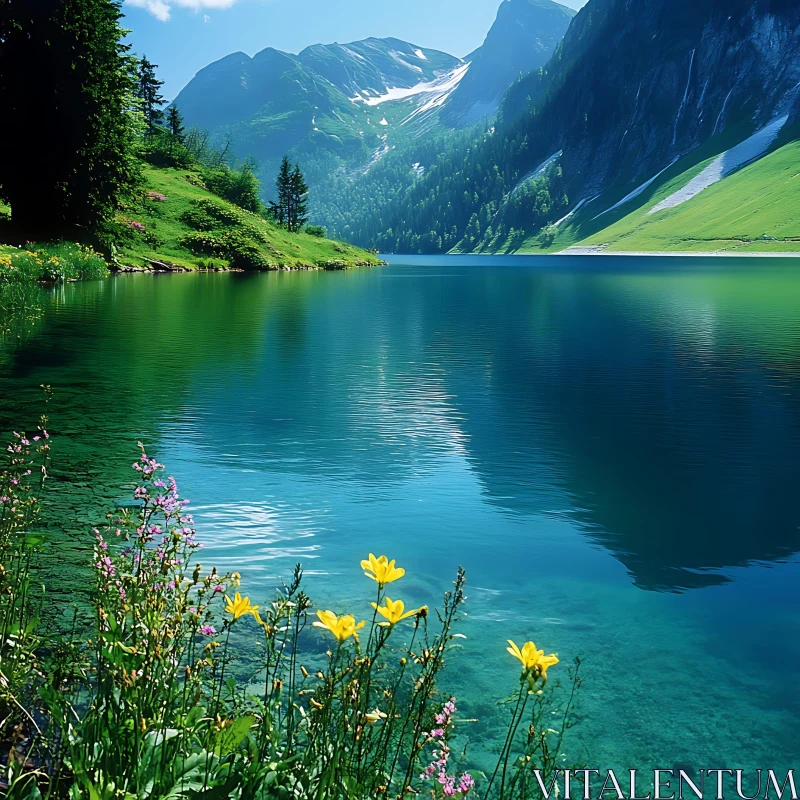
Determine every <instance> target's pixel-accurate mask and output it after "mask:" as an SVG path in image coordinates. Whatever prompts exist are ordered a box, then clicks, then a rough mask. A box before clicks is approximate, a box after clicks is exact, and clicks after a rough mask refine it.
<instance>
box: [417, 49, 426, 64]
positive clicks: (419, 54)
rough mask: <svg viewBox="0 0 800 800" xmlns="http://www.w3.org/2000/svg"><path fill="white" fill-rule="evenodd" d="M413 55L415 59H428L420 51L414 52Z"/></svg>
mask: <svg viewBox="0 0 800 800" xmlns="http://www.w3.org/2000/svg"><path fill="white" fill-rule="evenodd" d="M414 55H415V56H416V57H417V58H421V59H422V60H423V61H427V60H428V57H427V56H426V55H425V53H423V52H422V50H415V51H414Z"/></svg>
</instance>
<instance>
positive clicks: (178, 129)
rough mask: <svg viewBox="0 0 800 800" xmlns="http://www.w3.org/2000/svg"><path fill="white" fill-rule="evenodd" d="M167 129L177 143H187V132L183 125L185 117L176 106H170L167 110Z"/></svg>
mask: <svg viewBox="0 0 800 800" xmlns="http://www.w3.org/2000/svg"><path fill="white" fill-rule="evenodd" d="M167 130H168V131H169V133H170V136H172V139H173V141H174V142H175V143H177V144H185V142H186V134H185V128H184V125H183V117H182V116H181V112H180V111H178V109H177V107H176V106H170V107H169V109H168V110H167Z"/></svg>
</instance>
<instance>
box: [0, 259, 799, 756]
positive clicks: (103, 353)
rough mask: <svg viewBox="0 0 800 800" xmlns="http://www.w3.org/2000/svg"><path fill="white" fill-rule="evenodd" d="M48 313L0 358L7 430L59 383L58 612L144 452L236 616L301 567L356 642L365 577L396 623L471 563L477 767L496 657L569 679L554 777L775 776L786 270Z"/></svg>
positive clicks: (783, 712)
mask: <svg viewBox="0 0 800 800" xmlns="http://www.w3.org/2000/svg"><path fill="white" fill-rule="evenodd" d="M44 303H45V311H44V314H43V316H42V318H41V319H40V320H38V321H35V322H34V323H32V324H31V325H30V326H29V327H28V328H27V329H25V330H18V331H16V332H15V333H13V334H8V335H6V336H5V337H4V339H3V342H2V345H0V429H2V430H11V429H19V428H20V427H22V426H23V425H30V423H31V421H32V420H35V418H36V416H37V415H38V413H39V410H40V401H39V396H40V390H39V389H38V387H39V385H40V384H42V383H47V384H50V385H51V386H52V388H53V391H54V397H53V401H52V403H51V405H50V409H49V413H50V416H51V428H52V429H53V431H54V433H55V434H56V437H55V439H54V445H55V446H54V458H55V463H54V469H53V473H54V474H53V480H52V481H51V493H50V500H49V502H50V513H49V515H48V520H49V522H48V524H49V527H50V533H51V541H52V542H53V550H52V552H51V561H52V566H53V568H54V569H53V572H54V578H53V586H54V591H55V592H56V593H57V594H59V596H60V597H61V598H62V599H64V600H67V599H68V598H69V593H70V592H71V591H73V590H74V589H75V584H76V582H77V580H78V579H77V578H75V577H74V573H73V572H70V570H68V569H66V568H65V565H70V564H76V563H80V561H81V559H82V558H84V557H85V555H86V552H87V548H89V547H90V536H89V535H88V533H87V529H88V526H89V525H91V524H93V523H95V522H97V521H98V520H100V519H102V515H103V512H104V511H105V509H106V507H107V505H108V504H111V503H112V502H113V501H114V500H115V499H116V498H118V497H120V496H122V495H123V494H124V491H123V484H124V483H126V482H129V481H130V480H131V474H130V470H129V466H130V463H131V462H132V461H133V457H134V455H135V448H136V441H137V440H142V441H144V442H146V443H147V445H148V448H149V449H150V450H151V451H152V453H153V454H155V455H157V456H158V457H159V459H160V460H162V461H164V462H165V463H166V464H167V465H168V467H169V469H170V471H171V472H172V473H173V474H174V475H175V476H176V477H177V479H178V482H179V484H180V486H181V488H182V491H183V493H184V494H186V495H187V496H188V497H190V498H191V499H192V500H193V505H194V511H195V516H196V520H197V522H198V528H199V531H200V534H201V538H202V539H203V540H204V541H205V542H206V550H205V552H204V554H203V559H202V560H203V562H204V564H209V565H210V564H211V563H215V564H217V565H218V566H220V567H221V568H226V569H238V570H239V571H240V572H241V573H242V575H243V585H244V586H245V589H246V591H247V592H248V593H249V594H251V596H255V597H258V598H263V597H265V596H267V595H268V594H269V593H270V592H271V590H272V587H273V586H274V585H275V584H276V581H277V580H278V578H279V576H285V575H288V573H289V572H290V570H291V568H292V566H293V564H294V563H295V562H297V561H302V562H303V564H304V566H305V568H306V574H307V576H308V586H307V590H308V592H309V593H310V594H311V596H312V597H313V598H314V599H315V600H316V601H317V602H318V603H319V605H321V606H323V607H331V608H335V609H337V610H354V611H358V610H359V609H360V613H361V614H362V615H365V616H366V614H367V612H368V610H369V609H368V601H369V599H371V596H370V591H371V590H370V588H369V586H367V585H365V584H366V583H367V581H366V579H365V578H363V576H362V574H361V571H360V569H359V567H358V562H359V560H360V559H361V558H363V557H364V556H365V555H366V554H367V553H368V552H369V551H373V552H375V553H386V554H387V555H389V556H390V557H392V558H396V559H397V560H398V562H399V564H400V565H401V566H404V567H405V568H406V569H407V572H408V575H407V577H406V578H405V579H404V580H403V581H402V582H401V583H400V584H397V587H398V588H397V592H396V594H398V596H401V597H402V598H403V599H405V600H406V601H407V603H413V604H421V603H429V604H431V605H433V604H435V603H436V602H437V598H439V597H440V596H441V594H442V592H443V591H444V590H445V589H446V588H447V587H448V585H449V581H450V580H452V577H453V575H454V572H455V569H456V566H457V565H459V564H463V566H464V567H465V568H466V569H467V574H468V592H467V594H468V597H469V599H468V602H467V605H466V611H467V613H468V618H467V619H466V620H465V622H464V624H463V627H462V631H463V633H465V634H466V635H467V637H468V638H467V639H466V641H464V642H462V644H463V645H464V650H463V652H462V653H461V655H460V656H459V657H458V658H456V659H455V660H454V661H453V662H452V663H451V665H450V667H449V668H448V669H447V670H446V672H445V674H444V683H445V685H446V686H448V687H452V690H453V692H454V693H455V694H456V695H457V696H458V698H459V703H460V708H461V709H462V710H463V711H464V713H465V714H466V715H468V716H469V717H474V718H477V719H479V720H480V722H479V723H477V724H476V728H475V731H476V734H475V738H476V740H477V752H478V753H480V752H481V750H480V748H481V745H482V739H483V737H484V736H485V735H486V733H487V731H491V729H492V727H493V726H494V725H496V724H498V720H499V719H500V712H499V711H498V709H497V707H496V705H495V703H496V701H497V700H498V699H500V698H501V697H503V696H505V695H507V694H509V693H510V692H511V691H513V689H514V687H515V681H516V676H517V668H516V666H515V663H514V662H513V660H512V659H511V657H510V656H508V655H507V654H506V652H505V640H506V639H507V638H514V639H516V640H517V641H524V640H526V639H533V640H534V641H535V642H536V643H537V645H539V646H541V647H543V648H545V650H546V651H547V652H551V651H555V652H557V653H559V655H560V656H561V658H562V660H563V661H564V662H565V663H566V661H568V660H569V659H570V658H571V657H572V656H574V655H580V656H582V657H583V658H584V659H585V662H584V666H585V683H584V687H583V692H582V700H581V705H580V715H579V716H580V723H579V725H578V726H577V727H576V728H575V729H573V731H572V732H571V733H572V738H571V739H570V746H569V748H568V752H569V755H570V756H571V757H573V758H574V759H576V760H581V761H585V762H589V765H590V766H598V767H600V768H603V769H605V768H610V767H617V768H619V767H622V768H627V767H633V766H636V767H640V768H643V769H652V768H653V767H672V766H674V765H680V766H681V767H683V768H690V767H691V768H701V767H703V768H715V767H720V766H725V767H732V768H736V767H741V768H754V767H762V768H775V769H779V768H783V769H786V768H788V767H789V766H795V764H793V763H792V762H793V760H794V759H795V758H796V754H797V742H798V735H797V730H798V723H800V700H799V699H798V695H797V687H798V685H800V684H799V682H798V669H797V664H798V658H799V657H800V636H798V633H800V592H798V578H799V577H800V563H798V557H797V553H798V551H800V529H799V528H798V525H799V524H800V504H799V503H798V499H797V498H798V496H800V493H798V490H797V488H796V485H797V478H798V466H800V315H799V314H798V309H800V274H799V273H798V267H797V266H796V262H788V261H782V260H761V261H755V260H753V261H751V260H747V259H735V260H730V261H720V260H713V261H712V260H701V259H682V260H677V259H649V260H648V259H639V258H623V259H614V258H605V257H604V258H595V259H591V258H590V259H580V258H575V259H552V258H551V259H541V258H540V259H490V258H480V259H463V260H459V259H456V258H442V259H428V260H426V261H421V260H414V259H397V263H392V264H391V265H390V266H388V267H383V268H378V269H372V270H359V271H351V272H346V273H282V274H263V275H250V276H248V275H216V274H212V275H172V276H170V275H163V276H157V277H150V276H121V277H119V278H116V279H114V280H109V281H105V282H97V283H86V284H74V285H69V286H65V287H62V288H60V289H58V290H54V291H53V292H51V293H46V294H45V296H44ZM552 674H555V668H554V671H553V673H552Z"/></svg>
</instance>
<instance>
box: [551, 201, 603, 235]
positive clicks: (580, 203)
mask: <svg viewBox="0 0 800 800" xmlns="http://www.w3.org/2000/svg"><path fill="white" fill-rule="evenodd" d="M598 197H600V195H599V194H596V195H595V196H594V197H584V198H583V199H582V200H579V201H578V202H577V204H576V205H575V208H573V209H572V211H570V212H569V214H565V215H564V216H563V217H561V219H560V220H558V222H554V223H553V227H554V228H557V227H558V226H559V225H562V224H563V223H565V222H566V221H567V220H568V219H572V217H574V216H575V214H577V213H578V212H579V211H580V210H581V209H582V208H583V207H584V206H587V205H589V203H593V202H594V201H595V200H597V198H598Z"/></svg>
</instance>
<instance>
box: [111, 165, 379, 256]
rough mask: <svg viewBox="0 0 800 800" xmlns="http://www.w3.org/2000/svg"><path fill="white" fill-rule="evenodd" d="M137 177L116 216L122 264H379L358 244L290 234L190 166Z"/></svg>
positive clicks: (148, 169) (151, 169)
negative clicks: (139, 189) (224, 195)
mask: <svg viewBox="0 0 800 800" xmlns="http://www.w3.org/2000/svg"><path fill="white" fill-rule="evenodd" d="M144 178H145V182H146V194H145V196H144V199H143V200H142V202H141V203H138V204H136V205H134V206H132V207H131V208H129V209H126V210H125V213H124V214H122V215H120V218H119V224H120V229H121V230H122V231H123V232H124V233H123V237H122V244H121V246H120V248H119V255H118V259H119V262H120V264H121V265H123V266H125V267H137V268H144V269H147V268H151V267H153V266H154V264H155V265H158V264H165V265H167V266H174V267H178V268H182V269H188V270H193V269H198V268H200V269H204V268H205V269H207V268H230V267H234V268H241V269H248V268H256V269H280V268H295V269H296V268H316V267H322V268H324V267H339V268H347V267H355V266H374V265H377V264H380V263H381V262H380V259H378V258H376V257H375V256H374V255H372V254H370V253H368V252H366V251H365V250H361V249H360V248H358V247H353V246H352V245H349V244H344V243H342V242H335V241H332V240H330V239H325V238H322V237H318V236H312V235H310V234H308V233H302V232H301V233H290V232H289V231H287V230H285V229H284V228H281V227H279V226H278V225H276V224H274V223H273V222H271V221H269V220H267V219H265V218H264V217H262V216H259V215H258V214H254V213H251V212H249V211H245V210H243V209H241V208H238V207H237V206H235V205H233V204H232V203H229V202H227V201H225V200H223V199H221V198H219V197H217V196H215V195H214V194H212V193H211V192H210V191H209V190H208V189H207V188H205V186H204V184H203V180H202V176H201V175H200V173H199V172H197V171H193V170H187V169H157V168H155V167H150V166H147V167H145V169H144ZM140 226H141V227H140ZM126 228H127V231H126V230H125V229H126Z"/></svg>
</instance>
